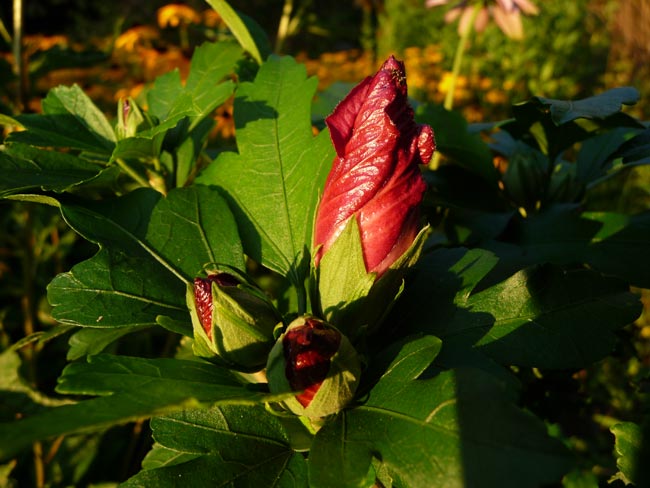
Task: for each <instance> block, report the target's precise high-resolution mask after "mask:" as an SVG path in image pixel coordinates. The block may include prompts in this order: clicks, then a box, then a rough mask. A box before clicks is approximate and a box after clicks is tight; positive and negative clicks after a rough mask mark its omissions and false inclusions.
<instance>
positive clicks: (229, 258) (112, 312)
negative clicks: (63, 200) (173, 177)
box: [48, 185, 244, 328]
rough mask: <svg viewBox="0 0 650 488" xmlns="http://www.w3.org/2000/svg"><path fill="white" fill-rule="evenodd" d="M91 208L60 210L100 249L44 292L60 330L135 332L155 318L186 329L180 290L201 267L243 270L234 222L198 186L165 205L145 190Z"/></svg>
mask: <svg viewBox="0 0 650 488" xmlns="http://www.w3.org/2000/svg"><path fill="white" fill-rule="evenodd" d="M89 207H90V208H88V207H86V208H84V207H75V206H69V205H61V211H62V213H63V215H64V217H65V218H66V221H67V222H68V223H69V224H70V225H71V226H72V227H73V228H74V229H75V230H77V231H78V232H79V233H81V234H82V235H84V237H86V238H87V239H89V240H91V241H93V242H97V243H98V244H100V245H101V246H102V250H100V252H99V253H98V254H97V255H95V256H94V257H93V258H91V259H89V260H87V261H84V262H82V263H80V264H78V265H76V266H75V267H74V268H73V269H72V270H71V271H70V272H68V273H63V274H60V275H59V276H57V277H56V278H55V279H54V280H53V281H52V283H51V284H50V286H49V287H48V299H49V300H50V303H51V304H52V306H53V311H52V314H53V317H54V318H55V319H56V320H59V321H60V322H62V323H65V324H73V325H80V326H86V327H100V328H105V327H138V326H150V325H155V324H157V323H159V322H160V320H161V319H160V318H159V316H163V317H166V318H167V320H168V321H175V322H181V323H186V322H187V319H188V313H187V307H186V305H185V283H187V282H190V281H191V280H192V279H193V278H194V277H195V276H196V275H197V274H198V273H199V272H200V271H201V270H202V268H203V266H204V265H205V264H207V263H214V262H218V263H221V264H227V265H231V266H235V267H238V268H240V269H243V268H244V256H243V252H242V249H241V244H240V241H239V237H238V234H237V227H236V224H235V221H234V218H233V216H232V214H231V213H230V210H229V208H228V206H227V204H226V203H225V201H224V200H223V199H222V198H221V197H220V196H219V194H218V192H217V191H216V190H215V189H212V188H208V187H203V186H198V185H197V186H193V187H188V188H182V189H176V190H173V191H171V192H170V193H169V195H167V197H166V198H160V194H158V193H157V192H154V191H150V190H144V189H142V190H137V191H134V192H131V193H130V194H128V195H126V196H124V197H122V198H119V199H117V200H114V201H104V202H101V203H97V204H93V205H90V206H89ZM162 320H164V319H162Z"/></svg>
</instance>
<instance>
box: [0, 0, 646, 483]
mask: <svg viewBox="0 0 650 488" xmlns="http://www.w3.org/2000/svg"><path fill="white" fill-rule="evenodd" d="M19 3H22V20H21V23H20V25H21V26H22V33H20V32H18V31H17V28H16V27H15V25H16V24H15V22H14V20H13V19H14V11H15V8H12V4H11V2H3V3H2V4H0V21H1V23H0V117H2V114H6V115H12V114H15V113H18V112H39V111H40V100H41V99H42V98H43V96H44V95H45V94H46V93H47V91H48V90H49V89H50V88H52V87H54V86H57V85H61V84H63V85H70V84H73V83H77V84H79V85H80V86H81V87H82V88H83V90H84V91H85V92H86V93H87V94H88V95H89V96H90V98H91V99H92V100H93V101H94V102H95V103H97V104H98V106H100V107H101V108H102V109H103V110H105V112H106V113H108V114H110V115H111V117H113V118H114V117H115V107H116V104H117V102H118V101H119V100H120V99H122V98H124V97H128V96H131V97H133V98H134V99H135V100H137V101H138V103H141V104H142V105H143V107H146V92H147V89H148V88H149V87H150V86H151V83H152V82H153V80H154V79H155V78H156V77H157V76H159V75H161V74H163V73H166V72H168V71H170V70H172V69H174V68H178V69H179V71H180V73H181V77H182V78H184V77H185V76H186V74H187V71H188V68H189V62H190V57H191V55H192V51H193V48H194V47H196V46H197V45H199V44H200V43H201V42H203V41H205V40H219V39H224V38H228V37H230V36H231V34H230V32H229V31H228V29H227V28H226V26H225V24H224V23H223V21H222V20H221V19H220V18H219V16H218V15H217V14H216V13H215V12H214V11H213V10H211V9H209V7H208V5H207V4H206V3H205V2H203V1H201V0H188V1H185V2H178V3H169V1H168V0H147V1H141V0H115V1H113V2H86V1H84V0H40V1H39V2H33V1H28V0H25V1H24V2H14V3H13V5H18V4H19ZM231 4H232V5H233V7H235V8H236V9H238V10H240V11H241V12H242V13H244V14H246V15H248V16H249V17H251V18H253V19H255V21H256V22H258V23H259V24H260V25H261V27H262V28H263V30H264V31H265V32H266V33H267V35H268V36H269V38H270V40H271V45H272V46H274V48H275V51H276V52H278V53H283V54H290V55H293V56H295V57H296V58H297V59H298V60H299V61H300V62H302V63H304V64H305V65H306V67H307V70H308V72H309V73H310V74H313V75H316V76H317V77H318V79H319V89H320V90H321V93H320V95H319V97H318V99H317V101H316V104H315V110H314V112H315V114H314V115H315V119H317V118H319V117H320V121H321V122H322V116H324V115H327V113H326V112H327V110H329V109H331V107H332V104H333V103H336V101H337V100H340V99H341V98H342V97H343V95H344V94H345V93H347V91H348V90H349V88H350V86H351V84H352V83H356V82H358V81H359V80H361V79H362V78H364V77H365V76H368V75H369V74H371V73H373V72H374V71H375V70H376V68H377V66H378V63H380V62H381V61H382V60H383V59H384V58H385V57H386V56H387V55H388V54H389V53H395V54H396V56H397V57H399V58H402V59H404V61H405V64H406V68H407V76H408V83H409V90H410V91H409V93H410V95H411V96H412V97H413V98H414V99H415V101H416V102H419V103H422V104H424V103H427V102H434V103H437V104H442V103H443V102H444V101H445V99H446V100H447V107H448V108H451V107H452V106H453V107H454V108H455V109H456V110H457V111H458V112H460V113H462V115H463V117H464V118H465V119H466V120H467V121H469V122H486V121H498V120H503V119H506V118H509V117H511V115H512V108H511V104H512V103H516V102H520V101H523V100H526V99H528V98H530V97H531V96H533V95H535V96H543V97H549V98H554V99H576V98H584V97H588V96H592V95H594V94H596V93H600V92H602V91H604V90H606V89H608V88H612V87H615V86H623V85H631V86H634V87H636V88H637V89H638V90H639V92H640V93H641V96H642V99H641V102H640V103H638V104H637V105H635V106H633V107H630V108H629V109H626V112H627V113H629V114H632V115H634V116H636V117H638V118H641V119H646V118H648V117H649V116H650V104H648V102H647V100H648V98H647V97H648V96H650V24H649V23H648V22H646V21H645V19H647V18H650V0H574V1H571V2H567V1H565V0H545V1H543V2H542V1H538V2H531V1H524V0H519V1H515V0H511V1H505V0H499V1H491V2H485V1H483V0H481V1H478V2H469V1H464V2H447V1H442V0H438V1H436V0H429V1H428V2H425V1H424V0H355V1H354V2H349V1H347V0H322V1H321V0H319V1H318V2H315V1H312V0H233V1H232V2H231ZM531 6H532V7H531ZM535 6H536V7H537V8H534V7H535ZM432 7H435V8H432ZM461 7H464V8H465V10H464V11H462V12H461V10H460V8H461ZM508 7H510V8H514V7H519V9H521V12H519V10H517V9H515V10H512V11H511V14H510V17H504V15H505V14H506V13H507V12H508V10H507V8H508ZM490 8H491V9H492V10H489V9H490ZM498 9H501V10H502V11H499V10H498ZM504 9H505V10H504ZM488 13H491V14H492V18H493V19H494V20H495V22H487V20H488V17H487V16H486V15H487V14H488ZM521 13H523V14H528V15H521ZM452 18H455V19H456V20H458V21H459V22H448V21H449V20H450V19H452ZM507 19H509V22H508V21H507ZM472 20H473V21H474V22H472ZM477 21H478V22H479V24H478V28H477V26H476V22H477ZM470 25H471V26H472V29H469V26H470ZM461 26H466V27H468V28H466V29H465V30H461V32H460V35H461V37H460V39H463V38H462V36H465V37H464V43H465V44H464V46H463V47H462V52H463V53H464V55H463V60H464V61H463V65H462V69H461V67H460V62H459V61H458V67H457V69H456V74H454V59H455V58H456V57H457V53H458V51H459V49H458V46H459V31H458V29H459V27H461ZM504 32H505V33H506V34H510V35H504ZM17 35H18V36H20V52H21V54H20V60H19V61H17V59H16V52H18V51H16V49H15V44H16V42H17V41H16V36H17ZM319 110H320V112H319ZM214 118H215V122H216V124H215V128H214V129H213V130H212V132H211V134H210V137H209V139H208V140H209V143H208V151H209V152H215V151H219V150H221V149H223V148H224V147H228V146H231V145H232V144H233V136H234V124H233V117H232V104H231V103H226V104H224V105H223V106H221V107H220V108H219V109H218V110H217V111H216V113H215V114H214ZM314 123H315V125H318V123H319V121H318V120H315V122H314ZM434 129H435V128H434ZM7 130H9V129H5V131H7ZM494 163H495V165H496V166H497V167H498V168H499V169H500V170H502V171H503V172H504V173H505V171H506V169H505V168H506V167H507V161H504V158H503V157H495V158H494ZM649 183H650V173H649V172H648V166H639V167H638V168H633V169H631V170H629V171H626V172H621V173H620V174H619V175H618V176H616V177H615V178H612V179H611V180H609V181H608V182H607V183H606V184H603V185H600V186H599V190H598V191H597V192H593V193H592V194H590V197H589V198H588V199H587V200H586V201H585V202H583V204H584V206H585V208H586V209H588V210H592V211H600V210H603V209H606V210H612V209H613V208H616V209H618V211H620V212H624V213H631V214H635V213H639V212H641V211H645V210H648V208H650V193H649V192H648V190H647V189H648V188H649ZM621 188H623V191H621ZM92 252H93V249H91V248H90V247H88V245H87V244H84V243H83V242H82V241H81V240H78V239H77V238H76V236H75V234H74V233H73V232H72V231H70V230H69V229H68V227H67V226H66V225H65V224H64V223H63V221H62V220H61V218H60V216H59V214H58V212H56V211H54V210H53V209H49V208H44V207H40V206H39V207H35V206H32V205H30V204H27V203H12V202H7V201H3V202H0V350H5V349H7V348H10V347H12V345H15V344H20V340H21V338H22V337H24V336H26V335H28V334H29V333H31V332H34V331H41V332H43V333H48V332H49V331H52V330H53V325H54V322H53V321H52V319H51V317H50V316H49V307H48V305H47V301H46V299H45V286H46V285H47V283H49V281H51V279H52V278H53V277H54V276H55V275H56V274H57V273H59V272H61V271H63V270H67V269H70V267H71V266H72V265H73V264H75V263H76V262H79V261H81V260H83V259H85V258H86V257H88V256H89V255H90V254H91V253H92ZM638 291H639V293H640V294H641V295H642V298H643V300H644V303H645V307H646V308H645V310H646V312H645V313H644V315H642V317H641V318H640V319H639V320H638V321H637V322H636V323H635V324H633V325H630V326H629V327H628V328H626V329H625V330H624V331H622V332H621V338H622V341H621V345H620V347H619V349H617V351H615V353H614V354H613V355H612V356H610V357H609V358H607V359H606V360H604V361H602V362H601V363H598V364H597V365H594V366H593V367H590V368H588V369H585V370H581V371H576V372H573V373H572V376H569V377H568V378H567V376H566V375H564V376H563V377H562V378H559V377H556V376H553V375H550V376H547V377H546V380H545V381H548V382H549V383H550V382H553V381H555V386H554V387H553V388H554V389H549V388H546V389H544V388H541V387H540V389H539V390H531V391H529V392H528V394H529V395H530V396H532V397H534V401H532V402H531V403H532V404H534V403H535V402H537V405H538V408H539V409H540V410H544V409H547V410H553V409H555V410H559V409H561V408H564V406H562V405H560V404H562V402H566V401H567V398H568V399H569V400H570V401H571V402H574V403H575V405H576V409H574V410H573V411H579V412H581V413H582V414H583V415H584V418H586V419H594V421H595V424H596V425H597V426H599V427H600V430H597V431H595V432H594V431H590V430H589V428H591V427H593V424H589V425H587V423H585V425H581V426H580V427H584V428H585V429H586V430H584V431H579V429H576V432H575V435H574V436H573V437H571V439H570V442H571V443H572V444H573V445H574V448H575V449H576V450H577V451H580V450H581V449H582V450H583V453H584V457H585V459H589V460H590V461H591V464H589V462H585V469H586V470H587V471H589V470H590V469H591V468H590V466H594V465H595V466H596V468H597V469H595V470H592V471H590V472H591V473H592V474H593V476H596V478H597V479H599V480H601V481H602V480H606V479H607V477H608V476H609V475H611V474H612V470H613V469H615V467H613V466H612V458H611V455H610V454H611V436H610V434H609V431H608V430H607V428H608V427H609V426H611V424H612V423H613V422H614V421H616V420H621V419H623V420H625V419H631V420H636V419H638V415H639V412H640V411H641V410H642V409H643V405H642V404H641V400H640V399H639V398H640V397H639V395H638V393H639V392H638V390H637V387H636V385H638V380H639V378H641V377H643V376H644V375H646V376H647V371H648V368H650V313H649V312H648V310H650V296H649V295H648V292H647V291H643V290H638ZM64 346H65V344H63V343H58V342H56V341H53V342H50V343H48V344H47V345H46V346H44V347H42V346H39V345H38V344H33V345H31V346H29V347H25V348H22V349H21V352H22V354H23V355H24V358H25V363H26V364H28V365H29V369H30V371H29V372H28V373H27V374H25V377H26V378H27V379H28V381H29V383H30V386H31V387H32V388H34V389H35V390H37V391H42V392H44V393H46V394H51V393H52V388H53V382H54V381H55V376H56V374H57V373H58V371H59V370H60V367H58V365H57V363H56V361H59V362H61V361H63V358H64V357H65V353H64V352H62V351H64V350H65V347H64ZM120 347H127V346H126V345H124V344H121V345H120ZM128 347H130V348H141V349H147V348H149V347H151V345H150V344H147V343H146V341H144V340H143V341H140V342H139V341H133V343H131V344H130V345H129V346H128ZM526 374H527V373H526ZM531 374H532V373H531ZM522 376H523V375H522ZM558 385H559V386H558ZM538 386H540V384H538ZM541 386H544V385H541ZM546 386H548V385H546ZM563 388H564V390H562V389H563ZM549 392H550V393H549ZM535 395H540V396H539V398H537V397H535ZM544 395H546V396H544ZM0 413H2V412H1V411H0ZM635 416H636V417H635ZM145 428H146V426H145V427H143V425H142V424H140V425H136V426H129V427H125V429H127V430H129V432H133V433H135V432H136V431H137V432H138V433H139V432H141V430H142V429H145ZM549 428H552V426H550V427H549ZM114 438H117V437H116V436H113V437H111V439H110V441H111V442H108V441H107V442H103V441H101V439H102V436H98V438H97V446H98V447H97V450H98V452H102V456H103V457H104V458H106V459H108V458H110V457H111V456H115V457H117V458H118V459H121V458H122V454H123V451H125V450H126V451H129V452H132V451H134V450H138V451H140V450H142V452H145V451H146V446H145V448H144V449H143V447H142V446H141V445H139V444H138V442H139V441H137V440H136V441H130V442H129V443H127V445H126V446H122V447H120V445H119V444H116V443H115V442H114ZM585 439H589V441H590V442H587V441H586V440H585ZM594 440H595V442H591V441H594ZM100 441H101V442H100ZM66 442H68V441H66ZM66 448H67V449H69V450H73V449H74V446H73V445H70V446H67V447H66ZM50 454H51V456H50ZM80 455H81V454H80ZM89 456H90V455H89ZM93 456H94V454H93V455H92V456H90V457H89V458H88V463H91V462H94V461H92V459H93ZM62 458H63V456H62ZM97 459H101V457H97ZM594 460H595V461H594ZM34 465H35V466H36V467H37V469H36V472H38V470H39V469H40V470H41V471H43V470H46V471H47V470H50V472H49V473H44V472H41V475H40V476H41V478H40V481H39V479H38V478H37V479H36V480H35V484H34V485H35V486H44V484H43V480H44V479H46V478H47V479H50V480H54V479H60V480H62V481H61V483H64V482H66V483H76V482H77V481H78V480H79V479H82V478H83V476H84V475H85V474H84V473H86V472H89V471H91V470H92V469H95V470H97V467H96V466H95V467H94V468H93V467H91V466H90V464H88V465H84V466H83V468H80V467H79V466H81V464H78V465H77V468H76V469H77V471H75V473H74V476H72V475H69V476H68V475H66V474H65V473H68V471H69V470H70V469H71V467H70V466H67V467H61V466H59V465H58V464H57V457H56V453H42V452H41V453H39V452H36V451H35V452H34ZM39 466H40V468H39ZM2 468H3V467H2V466H0V486H1V485H2V483H3V479H2ZM64 468H65V469H64ZM136 468H137V462H134V463H133V464H129V463H125V464H123V465H122V466H121V467H120V469H121V473H120V477H122V478H124V477H126V476H127V475H128V474H129V473H130V472H131V471H132V470H133V469H136ZM23 469H27V468H23ZM66 469H67V470H68V471H66ZM57 470H58V471H57ZM53 473H54V474H53ZM62 473H63V474H62ZM68 474H69V473H68ZM57 476H58V478H56V477H57ZM66 476H68V477H66ZM100 478H101V477H100ZM566 486H578V485H569V484H567V485H566ZM580 486H587V485H580ZM593 486H595V485H593Z"/></svg>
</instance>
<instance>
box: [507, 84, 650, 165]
mask: <svg viewBox="0 0 650 488" xmlns="http://www.w3.org/2000/svg"><path fill="white" fill-rule="evenodd" d="M637 99H638V92H637V91H636V89H634V88H630V87H627V88H614V89H612V90H609V91H606V92H604V93H602V94H600V95H598V96H595V97H591V98H587V99H584V100H578V101H568V100H552V99H546V98H541V97H535V98H532V99H530V100H527V101H525V102H522V103H518V104H516V105H513V107H512V110H513V113H514V116H515V120H513V121H509V122H507V123H505V124H503V125H502V129H505V130H506V131H508V132H510V133H512V134H513V136H514V137H515V138H517V139H521V138H524V137H527V136H530V135H532V136H533V137H534V139H535V140H536V141H537V143H538V144H539V147H540V150H541V151H542V152H544V153H545V154H547V155H548V156H549V159H550V160H552V161H555V160H556V158H557V157H558V156H559V155H560V154H561V153H562V151H564V150H565V149H567V148H569V147H571V146H572V145H573V144H575V143H576V142H580V141H582V140H584V139H587V138H589V137H591V136H592V135H593V134H594V133H595V132H596V131H597V130H599V129H606V128H620V127H630V128H635V129H644V128H645V127H644V126H643V124H641V123H640V122H639V121H638V120H636V119H634V118H633V117H631V116H628V115H626V114H624V113H622V112H621V111H620V110H621V104H625V103H634V102H635V101H636V100H637Z"/></svg>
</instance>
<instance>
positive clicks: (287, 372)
mask: <svg viewBox="0 0 650 488" xmlns="http://www.w3.org/2000/svg"><path fill="white" fill-rule="evenodd" d="M360 372H361V366H360V362H359V357H358V356H357V353H356V351H355V350H354V348H353V347H352V345H351V344H350V342H349V341H348V339H347V337H345V336H344V335H343V334H341V332H339V331H338V330H337V329H335V328H334V327H332V326H331V325H329V324H326V323H325V322H323V321H321V320H319V319H316V318H314V317H310V316H307V317H300V318H298V319H296V320H294V321H293V322H292V323H291V324H290V325H289V327H288V328H287V330H286V332H285V333H284V334H283V335H282V336H281V337H280V338H279V339H278V340H277V342H276V343H275V346H273V349H272V350H271V353H270V354H269V360H268V363H267V377H268V379H269V388H270V390H271V392H273V393H286V392H290V391H293V392H298V394H297V395H295V397H293V398H290V399H289V400H287V401H285V404H286V405H287V407H288V408H289V409H290V410H291V411H292V412H294V413H296V414H297V415H304V416H306V417H309V418H320V417H324V416H327V415H331V414H333V413H336V412H338V411H339V410H341V409H342V408H343V407H344V406H345V405H346V404H347V403H349V401H350V400H351V399H352V397H353V396H354V392H355V390H356V387H357V385H358V382H359V376H360Z"/></svg>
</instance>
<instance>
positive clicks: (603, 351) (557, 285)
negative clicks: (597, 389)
mask: <svg viewBox="0 0 650 488" xmlns="http://www.w3.org/2000/svg"><path fill="white" fill-rule="evenodd" d="M456 304H457V305H458V306H459V307H462V309H463V310H466V311H469V314H468V313H458V314H456V316H455V317H454V320H452V321H450V322H448V323H446V324H445V326H444V331H443V330H440V329H439V328H436V331H437V332H439V334H440V336H441V337H443V339H444V337H445V336H447V335H448V336H450V340H452V341H460V342H465V343H470V344H474V347H476V348H478V349H479V350H481V351H482V352H483V353H484V354H486V355H487V356H489V357H491V358H492V359H494V360H495V361H497V362H499V363H501V364H505V365H510V364H516V365H519V366H532V367H539V368H560V369H564V368H577V367H583V366H587V365H589V364H591V363H593V362H595V361H597V360H599V359H602V358H603V357H605V356H607V355H608V354H609V353H610V352H611V351H612V349H613V348H614V345H615V344H616V342H617V337H616V334H615V332H616V331H617V330H618V329H620V328H621V327H623V326H625V325H627V324H629V323H631V322H633V321H634V320H635V319H636V318H637V317H638V315H639V313H640V311H641V305H640V303H639V301H638V297H637V296H636V295H634V294H632V293H630V292H629V290H628V286H627V285H626V284H625V283H622V282H620V281H618V280H615V279H611V278H603V277H601V276H599V275H598V274H597V273H594V272H592V271H588V270H578V271H564V270H561V269H558V268H553V267H548V266H547V267H541V268H532V269H526V270H523V271H520V272H518V273H516V274H515V275H513V276H512V277H510V278H508V279H507V280H506V281H504V282H502V283H499V284H497V285H494V286H492V287H490V288H488V289H486V290H484V291H481V292H479V293H476V294H473V295H471V296H470V297H469V298H467V299H466V300H462V301H457V302H456Z"/></svg>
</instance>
